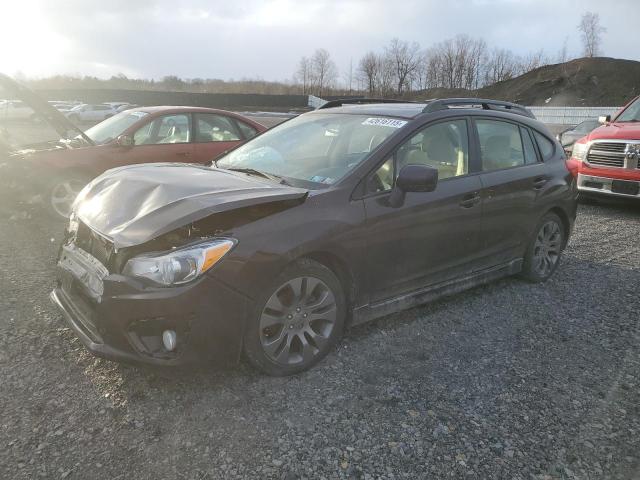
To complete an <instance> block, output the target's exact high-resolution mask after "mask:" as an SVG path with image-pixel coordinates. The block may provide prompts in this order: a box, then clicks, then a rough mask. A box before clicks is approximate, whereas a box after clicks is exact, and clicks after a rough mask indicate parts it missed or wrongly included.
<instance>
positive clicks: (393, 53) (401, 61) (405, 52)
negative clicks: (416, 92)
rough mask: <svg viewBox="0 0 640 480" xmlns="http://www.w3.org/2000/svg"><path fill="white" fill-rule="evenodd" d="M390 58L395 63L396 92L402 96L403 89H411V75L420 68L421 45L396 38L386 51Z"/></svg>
mask: <svg viewBox="0 0 640 480" xmlns="http://www.w3.org/2000/svg"><path fill="white" fill-rule="evenodd" d="M386 52H387V56H388V58H389V59H390V60H391V61H392V62H393V65H394V70H395V75H396V91H397V94H398V95H400V94H402V91H403V89H405V88H407V89H408V88H409V85H408V83H409V79H410V78H411V74H412V73H413V72H414V70H415V69H416V68H417V67H418V62H419V60H420V59H419V52H420V45H418V44H417V43H415V42H414V43H412V44H409V43H408V42H403V41H401V40H398V39H397V38H394V39H393V40H391V43H390V44H389V46H388V47H387V49H386Z"/></svg>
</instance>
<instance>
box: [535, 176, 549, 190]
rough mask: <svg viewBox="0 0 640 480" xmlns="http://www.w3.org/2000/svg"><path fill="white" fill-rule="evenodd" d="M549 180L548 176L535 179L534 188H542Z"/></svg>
mask: <svg viewBox="0 0 640 480" xmlns="http://www.w3.org/2000/svg"><path fill="white" fill-rule="evenodd" d="M548 181H549V180H548V179H547V178H546V177H538V178H536V179H535V180H534V181H533V188H535V189H536V190H540V189H541V188H542V187H544V186H545V184H546V183H547V182H548Z"/></svg>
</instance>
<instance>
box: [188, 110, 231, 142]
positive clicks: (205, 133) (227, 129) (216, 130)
mask: <svg viewBox="0 0 640 480" xmlns="http://www.w3.org/2000/svg"><path fill="white" fill-rule="evenodd" d="M195 119H196V142H200V143H203V142H234V141H238V140H242V138H241V137H240V132H239V131H238V129H237V127H236V126H235V124H234V123H233V122H232V121H231V120H230V119H229V118H227V117H224V116H222V115H216V114H212V113H196V114H195Z"/></svg>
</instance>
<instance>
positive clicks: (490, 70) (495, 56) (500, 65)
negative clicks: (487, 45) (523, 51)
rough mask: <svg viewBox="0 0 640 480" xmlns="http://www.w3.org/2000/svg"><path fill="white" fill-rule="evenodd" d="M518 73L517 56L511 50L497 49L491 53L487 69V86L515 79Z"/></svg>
mask: <svg viewBox="0 0 640 480" xmlns="http://www.w3.org/2000/svg"><path fill="white" fill-rule="evenodd" d="M517 71H518V62H517V59H516V56H515V55H514V54H513V52H512V51H510V50H505V49H503V48H495V49H493V50H492V51H491V54H490V56H489V60H488V62H487V65H486V68H485V84H487V85H491V84H492V83H496V82H502V81H503V80H509V79H510V78H512V77H514V76H515V75H516V73H517Z"/></svg>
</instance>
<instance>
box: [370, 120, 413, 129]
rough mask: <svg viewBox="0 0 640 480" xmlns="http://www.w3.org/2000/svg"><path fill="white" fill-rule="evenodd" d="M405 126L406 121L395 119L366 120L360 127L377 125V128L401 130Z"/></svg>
mask: <svg viewBox="0 0 640 480" xmlns="http://www.w3.org/2000/svg"><path fill="white" fill-rule="evenodd" d="M406 124H407V121H406V120H398V119H397V118H367V119H366V120H365V121H364V122H362V125H377V126H379V127H392V128H401V127H404V126H405V125H406Z"/></svg>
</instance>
